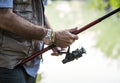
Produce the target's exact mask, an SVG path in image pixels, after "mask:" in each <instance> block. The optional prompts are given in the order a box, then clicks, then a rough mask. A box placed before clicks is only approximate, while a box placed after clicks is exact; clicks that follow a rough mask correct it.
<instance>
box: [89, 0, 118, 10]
mask: <svg viewBox="0 0 120 83" xmlns="http://www.w3.org/2000/svg"><path fill="white" fill-rule="evenodd" d="M88 3H89V6H90V8H98V9H99V10H103V9H110V8H112V9H115V8H118V7H120V0H88Z"/></svg>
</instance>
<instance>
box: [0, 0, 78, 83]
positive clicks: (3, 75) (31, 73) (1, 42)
mask: <svg viewBox="0 0 120 83" xmlns="http://www.w3.org/2000/svg"><path fill="white" fill-rule="evenodd" d="M42 1H43V0H0V83H35V78H36V73H37V71H38V69H39V64H40V57H36V58H35V59H34V60H32V61H29V62H27V63H26V64H24V65H23V66H21V67H17V68H15V66H16V65H18V63H19V62H21V61H22V60H23V59H24V58H26V57H28V56H30V55H32V54H33V53H35V52H36V51H38V50H40V49H42V42H41V41H43V42H44V43H45V44H47V45H50V44H55V45H56V46H58V47H60V48H66V47H67V46H69V45H71V44H72V43H73V42H74V41H75V40H77V39H78V36H76V35H74V34H71V33H70V32H72V31H74V30H76V29H70V30H62V31H57V32H55V31H53V30H52V28H51V27H50V26H49V24H48V22H47V20H45V16H44V6H43V2H42ZM39 43H40V44H39ZM39 46H40V47H39ZM53 55H59V53H57V51H55V50H54V52H53Z"/></svg>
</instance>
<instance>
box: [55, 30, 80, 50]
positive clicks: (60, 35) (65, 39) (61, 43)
mask: <svg viewBox="0 0 120 83" xmlns="http://www.w3.org/2000/svg"><path fill="white" fill-rule="evenodd" d="M76 30H77V28H73V29H69V30H63V31H58V32H55V41H54V44H55V45H56V46H58V47H61V48H66V47H67V46H70V45H71V44H72V43H73V42H74V41H75V40H77V39H78V36H77V35H74V34H72V33H71V32H74V31H76Z"/></svg>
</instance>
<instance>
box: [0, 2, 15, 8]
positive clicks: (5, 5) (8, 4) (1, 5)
mask: <svg viewBox="0 0 120 83" xmlns="http://www.w3.org/2000/svg"><path fill="white" fill-rule="evenodd" d="M0 8H13V0H0Z"/></svg>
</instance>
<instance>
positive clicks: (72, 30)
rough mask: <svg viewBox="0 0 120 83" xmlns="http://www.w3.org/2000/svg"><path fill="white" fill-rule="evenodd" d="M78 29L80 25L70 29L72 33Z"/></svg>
mask: <svg viewBox="0 0 120 83" xmlns="http://www.w3.org/2000/svg"><path fill="white" fill-rule="evenodd" d="M77 29H78V27H75V28H72V29H69V30H68V31H69V32H71V33H73V32H75V31H76V30H77Z"/></svg>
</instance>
